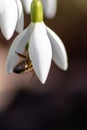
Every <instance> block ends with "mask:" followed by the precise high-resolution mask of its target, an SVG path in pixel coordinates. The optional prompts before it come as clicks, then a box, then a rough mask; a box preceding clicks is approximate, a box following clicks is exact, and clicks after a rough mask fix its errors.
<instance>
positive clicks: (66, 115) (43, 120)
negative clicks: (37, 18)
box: [0, 0, 87, 130]
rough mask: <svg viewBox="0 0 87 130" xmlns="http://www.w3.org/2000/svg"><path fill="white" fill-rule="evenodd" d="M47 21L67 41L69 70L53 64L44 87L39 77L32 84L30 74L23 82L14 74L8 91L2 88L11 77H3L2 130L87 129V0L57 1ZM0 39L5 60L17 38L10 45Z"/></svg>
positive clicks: (65, 42)
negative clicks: (52, 15)
mask: <svg viewBox="0 0 87 130" xmlns="http://www.w3.org/2000/svg"><path fill="white" fill-rule="evenodd" d="M25 19H26V21H25V27H26V26H27V25H28V23H29V16H27V15H26V16H25ZM44 20H45V23H46V24H47V25H48V26H49V27H50V28H52V29H53V30H54V31H55V32H56V33H57V34H58V36H59V37H60V38H61V39H62V41H63V42H64V45H65V47H66V50H67V54H68V64H69V68H68V70H67V71H66V72H63V71H62V70H60V69H59V68H57V67H56V65H55V64H54V63H52V66H51V70H50V73H49V76H48V79H47V81H46V84H45V85H41V83H40V82H39V80H38V79H37V77H34V79H33V80H32V82H31V83H29V82H28V76H29V75H27V76H23V77H21V78H19V77H18V79H20V81H18V79H17V76H14V75H13V77H14V78H13V79H12V82H11V81H10V80H11V77H9V85H8V86H10V87H9V89H8V87H7V85H6V84H4V85H3V82H5V81H6V79H7V78H8V76H7V75H6V77H3V78H2V80H3V81H2V80H1V81H0V82H2V84H1V85H0V87H1V88H2V89H1V90H3V88H4V90H3V91H1V92H2V93H1V95H2V96H1V99H2V100H1V105H2V106H4V107H2V109H1V113H0V127H1V128H0V130H4V129H11V130H13V129H15V130H17V129H21V130H22V129H24V130H28V129H30V130H44V129H48V130H50V129H53V130H78V129H82V130H84V129H86V128H87V68H86V67H87V0H58V9H57V14H56V16H55V18H54V19H52V20H48V19H46V18H45V19H44ZM15 35H16V33H15ZM15 35H14V37H15ZM0 37H2V38H1V43H2V44H0V47H1V50H3V53H1V55H2V54H3V55H5V57H6V54H7V52H8V48H9V47H10V43H11V42H12V40H13V39H14V37H13V38H12V39H11V40H10V41H8V43H7V41H6V40H5V39H4V38H3V36H2V34H0ZM1 55H0V56H1ZM1 57H2V56H1ZM0 60H1V59H0ZM3 64H5V62H4V63H3ZM0 67H1V66H0ZM1 69H2V68H1ZM2 73H3V72H2ZM4 73H5V72H4ZM24 78H26V79H24ZM21 79H22V80H21ZM15 81H16V82H15ZM10 82H11V83H10ZM7 83H8V81H7ZM2 86H4V87H2ZM12 88H14V89H12ZM8 90H9V91H8ZM6 94H7V96H6ZM9 95H10V96H9ZM13 95H15V96H13ZM5 97H6V98H5ZM9 97H10V98H9ZM4 98H5V99H4ZM7 98H8V99H9V100H7ZM11 98H12V100H11V101H10V99H11ZM3 102H4V103H3ZM7 102H10V103H7ZM3 104H4V105H3ZM6 104H9V105H6Z"/></svg>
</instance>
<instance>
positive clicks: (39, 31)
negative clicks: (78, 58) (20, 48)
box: [29, 22, 52, 83]
mask: <svg viewBox="0 0 87 130" xmlns="http://www.w3.org/2000/svg"><path fill="white" fill-rule="evenodd" d="M29 43H30V46H29V54H30V59H31V61H32V64H33V67H34V71H35V72H36V75H37V76H38V78H39V79H40V81H41V82H42V83H45V81H46V79H47V76H48V72H49V69H50V65H51V60H52V49H51V45H50V40H49V38H48V36H47V33H46V29H45V28H44V25H43V22H41V23H36V24H35V28H34V31H33V32H32V34H31V37H30V41H29Z"/></svg>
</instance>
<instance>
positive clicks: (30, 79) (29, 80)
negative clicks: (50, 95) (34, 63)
mask: <svg viewBox="0 0 87 130" xmlns="http://www.w3.org/2000/svg"><path fill="white" fill-rule="evenodd" d="M34 75H35V72H34V71H33V74H32V76H31V78H30V80H29V81H30V82H31V81H32V80H33V78H34Z"/></svg>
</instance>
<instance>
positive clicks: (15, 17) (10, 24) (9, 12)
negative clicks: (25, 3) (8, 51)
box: [0, 0, 24, 40]
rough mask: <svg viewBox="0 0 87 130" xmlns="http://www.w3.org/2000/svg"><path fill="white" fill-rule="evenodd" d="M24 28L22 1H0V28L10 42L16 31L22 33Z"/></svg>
mask: <svg viewBox="0 0 87 130" xmlns="http://www.w3.org/2000/svg"><path fill="white" fill-rule="evenodd" d="M23 26H24V14H23V7H22V3H21V1H20V0H0V28H1V31H2V33H3V35H4V37H5V38H6V39H7V40H8V39H10V38H11V37H12V35H13V33H14V31H15V30H16V31H17V32H21V31H22V30H23Z"/></svg>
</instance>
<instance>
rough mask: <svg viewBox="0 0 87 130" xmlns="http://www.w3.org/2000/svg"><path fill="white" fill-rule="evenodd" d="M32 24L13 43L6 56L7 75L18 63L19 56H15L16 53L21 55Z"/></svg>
mask: <svg viewBox="0 0 87 130" xmlns="http://www.w3.org/2000/svg"><path fill="white" fill-rule="evenodd" d="M32 28H33V26H32V24H30V26H29V27H28V28H26V29H25V30H24V31H23V32H22V33H20V34H19V35H18V36H17V37H16V38H15V39H14V41H13V43H12V45H11V47H10V49H9V52H8V56H7V62H6V70H7V72H8V73H10V72H12V71H13V68H14V67H15V65H16V64H17V62H18V58H19V56H17V54H16V53H15V51H16V52H19V53H23V51H24V49H25V46H26V43H28V41H29V37H30V35H31V32H32Z"/></svg>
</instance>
